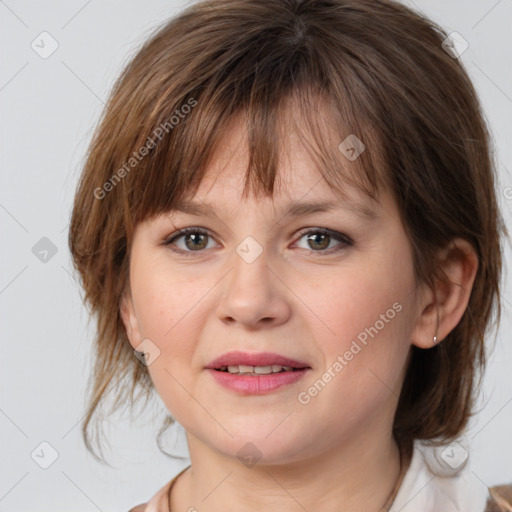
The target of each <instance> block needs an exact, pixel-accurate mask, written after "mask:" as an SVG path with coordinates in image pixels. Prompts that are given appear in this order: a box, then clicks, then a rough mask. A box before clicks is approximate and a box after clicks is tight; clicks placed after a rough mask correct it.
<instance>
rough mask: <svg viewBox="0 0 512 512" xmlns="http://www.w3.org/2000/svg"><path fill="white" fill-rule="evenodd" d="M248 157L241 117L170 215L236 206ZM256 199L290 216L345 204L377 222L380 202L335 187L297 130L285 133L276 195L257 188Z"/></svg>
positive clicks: (198, 213) (349, 188) (352, 188)
mask: <svg viewBox="0 0 512 512" xmlns="http://www.w3.org/2000/svg"><path fill="white" fill-rule="evenodd" d="M248 159H249V149H248V139H247V129H246V125H245V122H244V120H243V119H242V118H241V117H236V118H234V119H233V120H232V122H231V123H230V124H229V126H228V129H227V130H226V131H225V132H224V133H223V137H222V138H221V140H220V142H219V144H218V145H217V148H216V150H215V151H214V152H213V154H212V158H211V160H210V162H209V165H208V167H207V169H206V172H205V174H204V176H203V178H202V180H201V182H200V184H199V186H198V188H197V190H196V191H195V193H194V194H191V193H189V194H186V195H185V196H183V197H182V198H180V200H179V201H177V203H176V204H175V205H174V208H173V209H172V210H171V212H170V213H173V212H176V213H179V212H182V213H187V214H190V215H195V216H208V215H210V214H212V213H213V209H215V210H219V209H226V210H230V209H231V208H232V207H236V206H237V204H238V203H239V202H240V201H242V200H243V199H242V191H243V188H244V180H245V177H246V176H245V172H244V171H245V169H247V165H248ZM347 162H348V160H347ZM340 165H342V160H341V155H340ZM341 170H342V172H344V173H346V174H349V173H350V172H351V171H350V169H348V168H344V169H341ZM253 199H254V200H255V202H256V203H257V204H258V205H261V206H262V205H263V203H268V204H269V205H270V206H271V207H273V208H274V210H276V211H277V212H279V213H280V214H283V215H290V216H301V215H307V214H310V213H315V212H328V211H335V210H336V209H340V208H343V209H345V210H347V211H349V212H351V213H353V214H355V215H357V216H359V217H361V218H364V219H366V220H373V219H375V218H376V217H377V216H378V214H377V212H378V206H379V202H378V200H377V199H376V198H372V197H370V196H368V194H365V193H364V192H363V191H362V190H361V189H360V188H359V187H355V186H350V185H348V184H346V185H345V186H344V187H343V189H342V190H340V189H336V190H335V189H333V187H332V186H331V185H329V183H328V182H327V181H326V179H325V177H324V175H323V172H322V171H321V170H320V168H319V166H318V164H317V162H315V160H314V159H313V158H312V157H311V153H310V151H308V149H307V148H306V147H305V146H304V143H303V138H301V137H300V136H299V135H298V133H297V132H296V131H294V130H289V131H286V133H283V135H282V143H281V144H280V145H279V155H278V169H277V173H276V186H275V190H274V192H273V195H272V197H271V198H269V197H266V196H264V195H263V194H261V191H259V190H253Z"/></svg>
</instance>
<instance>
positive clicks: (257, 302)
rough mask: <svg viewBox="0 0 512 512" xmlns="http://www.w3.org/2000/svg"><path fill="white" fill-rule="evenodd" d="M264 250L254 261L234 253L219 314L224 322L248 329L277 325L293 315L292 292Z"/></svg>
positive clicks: (225, 281) (223, 289) (223, 290)
mask: <svg viewBox="0 0 512 512" xmlns="http://www.w3.org/2000/svg"><path fill="white" fill-rule="evenodd" d="M265 256H266V255H265V252H264V251H263V252H262V253H261V254H260V255H259V256H258V257H257V258H256V259H255V260H254V261H252V262H248V261H250V260H245V259H244V258H243V257H241V256H240V255H239V254H238V253H235V254H234V257H233V266H232V270H231V271H230V272H229V273H228V275H227V276H226V279H225V280H224V281H223V285H222V286H223V288H222V297H221V300H220V302H219V306H218V310H217V312H218V317H219V318H220V319H221V320H222V321H223V322H225V323H230V324H239V325H240V326H243V327H244V328H245V329H253V330H254V329H260V328H262V327H270V326H272V327H275V326H278V325H280V324H282V323H284V322H286V321H287V320H288V319H289V317H290V314H291V308H290V302H289V296H290V293H291V292H290V291H289V289H288V288H287V286H286V284H285V283H284V281H283V280H282V279H281V278H280V277H278V274H279V270H278V269H273V268H271V263H270V262H269V261H268V258H266V257H265Z"/></svg>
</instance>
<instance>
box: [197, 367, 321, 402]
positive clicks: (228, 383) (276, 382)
mask: <svg viewBox="0 0 512 512" xmlns="http://www.w3.org/2000/svg"><path fill="white" fill-rule="evenodd" d="M257 366H260V365H257ZM287 366H289V365H287ZM310 370H311V368H302V369H300V370H293V371H290V372H282V373H269V374H265V375H254V376H253V375H238V374H233V373H228V372H221V371H218V370H213V369H211V368H208V369H207V370H206V371H207V372H208V373H209V374H210V375H211V376H212V377H213V378H214V379H215V380H216V381H217V382H218V383H219V384H221V385H222V386H224V387H226V388H228V389H231V390H233V391H236V392H237V393H240V394H242V395H261V394H263V393H268V392H270V391H274V390H275V389H277V388H280V387H281V386H284V385H286V384H292V383H294V382H297V381H298V380H300V379H302V377H304V375H305V374H306V373H307V372H309V371H310Z"/></svg>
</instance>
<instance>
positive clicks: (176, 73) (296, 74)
mask: <svg viewBox="0 0 512 512" xmlns="http://www.w3.org/2000/svg"><path fill="white" fill-rule="evenodd" d="M446 37H447V34H446V33H445V32H444V31H443V29H441V28H440V27H439V26H437V25H436V24H434V23H433V22H432V21H430V20H428V19H426V18H425V17H423V16H420V15H418V14H416V13H415V12H413V11H412V10H410V9H409V8H406V7H405V6H403V5H401V4H399V3H395V2H392V1H388V0H378V1H376V0H304V1H300V0H214V1H206V2H200V3H195V4H193V5H191V6H189V7H188V8H187V9H186V10H184V11H182V13H181V14H180V15H178V16H177V17H175V18H173V19H171V20H170V21H169V22H167V23H166V24H165V25H164V26H163V27H161V28H160V29H159V30H158V31H157V32H156V33H155V34H154V35H153V36H152V37H151V38H150V39H149V40H148V41H147V42H146V43H145V44H144V45H143V47H142V48H141V49H140V51H139V52H138V53H137V54H136V55H135V57H134V58H133V59H132V60H131V61H130V63H129V64H128V65H127V67H126V68H125V70H124V72H123V73H122V75H121V76H120V78H119V79H118V81H117V83H116V85H115V86H114V88H113V91H112V93H111V96H110V98H109V101H108V104H107V106H106V108H105V111H104V114H103V117H102V120H101V123H100V125H99V127H98V128H97V131H96V132H95V135H94V137H93V140H92V143H91V146H90V148H89V150H88V154H87V160H86V163H85V166H84V169H83V173H82V175H81V178H80V182H79V185H78V188H77V192H76V197H75V202H74V207H73V211H72V218H71V226H70V233H69V245H70V249H71V253H72V256H73V259H74V264H75V266H76V269H77V270H78V272H79V273H80V278H81V284H82V286H83V288H84V290H85V300H86V301H87V302H88V303H89V304H90V306H91V310H92V313H93V314H95V315H97V322H98V329H97V337H96V339H95V366H94V371H93V374H92V375H91V379H92V380H91V383H90V393H91V394H90V397H89V403H88V409H87V415H86V420H85V422H84V424H83V427H82V433H83V436H84V440H85V443H86V446H87V448H88V449H89V451H91V452H92V453H94V451H93V449H92V445H91V443H90V441H91V439H92V438H91V435H90V426H91V425H90V423H91V420H92V418H93V416H95V412H97V408H98V406H99V405H100V403H102V402H103V399H104V398H105V397H106V396H107V395H110V394H111V393H115V401H114V403H113V405H112V406H111V411H113V410H116V409H117V408H118V407H119V406H120V405H123V404H126V403H130V404H131V405H132V406H133V405H134V403H135V402H136V401H137V397H135V391H136V390H137V389H139V390H142V391H145V394H146V400H147V398H148V397H149V395H150V393H151V391H152V390H153V386H152V382H151V379H150V377H149V374H148V371H147V367H146V366H145V365H144V364H141V362H140V361H139V360H138V359H137V358H136V357H134V354H133V350H132V348H131V346H130V344H129V342H128V339H127V336H126V332H125V329H124V325H123V323H122V320H121V317H120V313H119V307H120V298H121V295H122V293H123V290H124V289H125V287H126V286H128V285H129V282H128V276H129V273H128V270H129V250H130V246H131V240H132V235H133V230H134V228H135V226H136V225H137V223H139V222H141V221H143V220H146V219H149V218H152V217H153V216H154V215H157V214H159V213H162V212H165V211H168V210H170V209H172V208H173V207H174V205H175V204H176V203H177V201H179V200H180V199H182V198H183V196H184V195H189V194H193V193H194V192H195V191H196V190H197V186H198V185H199V183H200V181H201V178H202V176H203V174H204V171H205V169H206V168H207V166H208V162H209V160H210V158H211V156H212V154H213V152H214V150H215V146H216V144H217V143H218V140H219V138H220V137H221V136H222V134H223V131H224V129H225V128H226V126H227V124H228V122H230V121H231V120H232V119H233V117H234V116H235V115H238V114H243V115H245V116H246V122H247V126H248V138H249V148H250V155H249V156H250V162H249V165H248V168H247V171H246V182H245V184H246V187H245V189H244V195H245V194H246V192H247V191H248V190H249V188H248V187H249V186H250V185H252V186H254V188H255V189H257V190H259V191H260V192H264V193H265V194H267V195H269V196H271V195H272V192H273V190H274V180H275V178H276V171H277V159H278V156H279V148H280V146H279V141H280V140H281V139H280V137H279V127H281V128H282V129H290V126H288V125H286V124H285V120H284V118H283V117H282V114H283V112H285V111H286V108H285V105H288V101H289V100H293V101H294V102H295V103H296V104H297V106H298V111H299V112H300V113H301V114H302V120H301V123H300V126H299V123H295V129H298V131H301V130H302V131H304V132H307V134H308V137H305V140H306V142H307V143H308V144H309V146H310V147H312V148H313V150H312V154H314V155H315V158H317V161H318V163H319V169H321V170H322V174H323V175H324V178H325V179H326V181H327V182H328V183H329V184H330V185H331V186H332V187H333V188H336V189H337V191H338V192H339V193H340V194H343V183H349V184H351V185H354V186H357V187H360V188H361V189H362V190H364V191H365V193H367V194H369V195H370V196H371V197H375V196H376V194H378V191H379V190H380V186H381V185H382V184H384V183H385V184H387V185H388V186H389V187H390V190H392V192H393V194H394V197H395V200H396V202H397V205H398V208H399V211H400V214H401V217H402V220H403V223H404V227H405V229H406V232H407V235H408V237H409V239H410V243H411V247H412V249H413V257H414V268H415V275H416V279H417V283H429V284H430V285H433V283H434V280H435V278H442V277H440V276H439V275H438V274H439V272H438V267H437V266H436V258H435V255H436V252H437V250H438V249H440V248H442V247H444V246H446V244H447V243H449V242H450V241H451V240H452V239H453V238H455V237H461V238H463V239H465V240H467V241H469V242H470V243H471V244H472V245H473V246H474V248H475V250H476V252H477V255H478V258H479V267H478V271H477V275H476V278H475V281H474V286H473V290H472V293H471V296H470V300H469V304H468V307H467V309H466V311H465V313H464V315H463V317H462V319H461V321H460V322H459V324H458V325H457V326H456V327H455V328H454V329H453V330H452V331H451V332H450V334H449V335H448V336H447V338H446V339H445V340H443V342H442V343H440V344H438V345H437V346H435V347H433V348H432V349H430V350H421V349H418V348H416V347H412V349H411V351H412V352H411V359H410V364H409V368H408V371H407V374H406V378H405V381H404V384H403V389H402V392H401V396H400V400H399V404H398V407H397V411H396V415H395V423H394V433H395V436H396V437H397V439H398V438H400V439H403V440H408V441H411V440H413V439H430V440H432V439H434V438H437V437H440V438H442V439H444V440H449V439H452V438H454V437H456V436H457V435H458V434H460V432H461V431H462V430H463V429H464V427H465V426H466V424H467V421H468V419H469V417H470V415H471V414H472V409H473V407H474V398H475V396H474V395H475V393H476V389H477V387H476V381H477V377H478V375H480V376H481V373H480V370H482V369H483V367H484V364H485V359H486V354H485V346H484V335H485V331H486V329H487V327H488V324H489V323H490V319H491V314H492V311H493V307H494V306H496V310H497V323H499V319H500V303H499V287H500V276H501V265H502V255H501V246H500V231H501V232H503V233H504V234H506V235H508V233H507V231H506V229H505V226H504V223H503V220H502V218H501V215H500V212H499V210H498V207H497V202H496V197H495V190H494V186H495V185H494V183H495V163H494V161H493V155H492V151H491V147H490V135H489V133H488V130H487V127H486V123H485V120H484V116H483V114H482V112H481V107H480V105H479V101H478V98H477V96H476V93H475V90H474V88H473V86H472V84H471V82H470V79H469V78H468V75H467V73H466V71H465V70H464V68H463V66H462V65H461V63H460V61H459V60H458V59H457V58H454V56H452V55H450V54H448V53H447V52H446V51H445V50H444V49H443V47H442V42H443V40H444V39H445V38H446ZM320 100H321V101H322V102H323V104H324V105H327V106H328V112H329V114H330V115H329V119H327V118H322V117H321V116H319V115H318V105H319V103H317V102H318V101H320ZM329 123H330V124H329ZM326 124H329V126H330V127H331V129H332V130H334V133H337V134H339V140H338V141H336V143H335V144H333V143H332V141H327V139H326V138H323V137H322V136H321V135H322V131H324V132H325V125H326ZM283 127H284V128H283ZM350 134H355V135H356V136H357V137H358V139H360V140H361V141H363V143H364V144H365V146H366V149H365V151H364V152H363V153H362V154H361V155H360V156H359V158H357V159H356V160H354V161H349V160H347V158H345V157H344V156H343V155H342V153H341V152H340V150H339V149H338V144H339V143H341V142H342V141H343V140H344V139H345V138H346V137H347V136H349V135H350ZM309 141H314V142H315V143H314V144H310V142H309ZM143 148H145V150H144V149H143ZM125 379H129V380H130V385H128V384H127V383H126V382H125ZM172 422H173V419H172V418H171V417H169V416H168V417H167V418H166V420H165V422H164V425H163V427H162V429H161V430H160V434H159V438H160V435H161V434H162V433H163V432H164V431H165V429H166V428H167V427H168V426H169V425H170V424H172ZM159 446H160V444H159ZM100 448H101V443H100Z"/></svg>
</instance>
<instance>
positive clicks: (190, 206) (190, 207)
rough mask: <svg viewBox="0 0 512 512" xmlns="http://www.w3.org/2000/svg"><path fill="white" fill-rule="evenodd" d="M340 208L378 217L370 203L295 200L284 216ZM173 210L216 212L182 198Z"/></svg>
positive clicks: (367, 217) (191, 213)
mask: <svg viewBox="0 0 512 512" xmlns="http://www.w3.org/2000/svg"><path fill="white" fill-rule="evenodd" d="M339 209H344V210H348V211H350V212H352V213H354V214H355V215H357V216H358V217H361V218H363V219H366V220H369V221H372V220H375V219H376V218H377V217H378V214H377V212H376V211H375V210H374V209H373V208H371V207H370V206H369V205H367V204H360V203H356V202H351V201H344V202H341V201H339V202H334V201H309V202H300V201H293V202H291V203H290V204H289V205H288V207H287V208H286V210H285V211H284V212H283V217H286V216H291V217H303V216H306V215H311V214H313V213H319V212H330V211H335V210H339ZM172 211H179V212H183V213H188V214H190V215H195V216H198V217H200V216H205V217H207V216H209V215H212V214H213V213H214V208H213V206H212V205H210V204H207V203H203V202H201V203H198V202H195V201H187V200H182V201H180V202H178V203H177V204H176V205H175V206H174V207H173V208H172Z"/></svg>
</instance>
